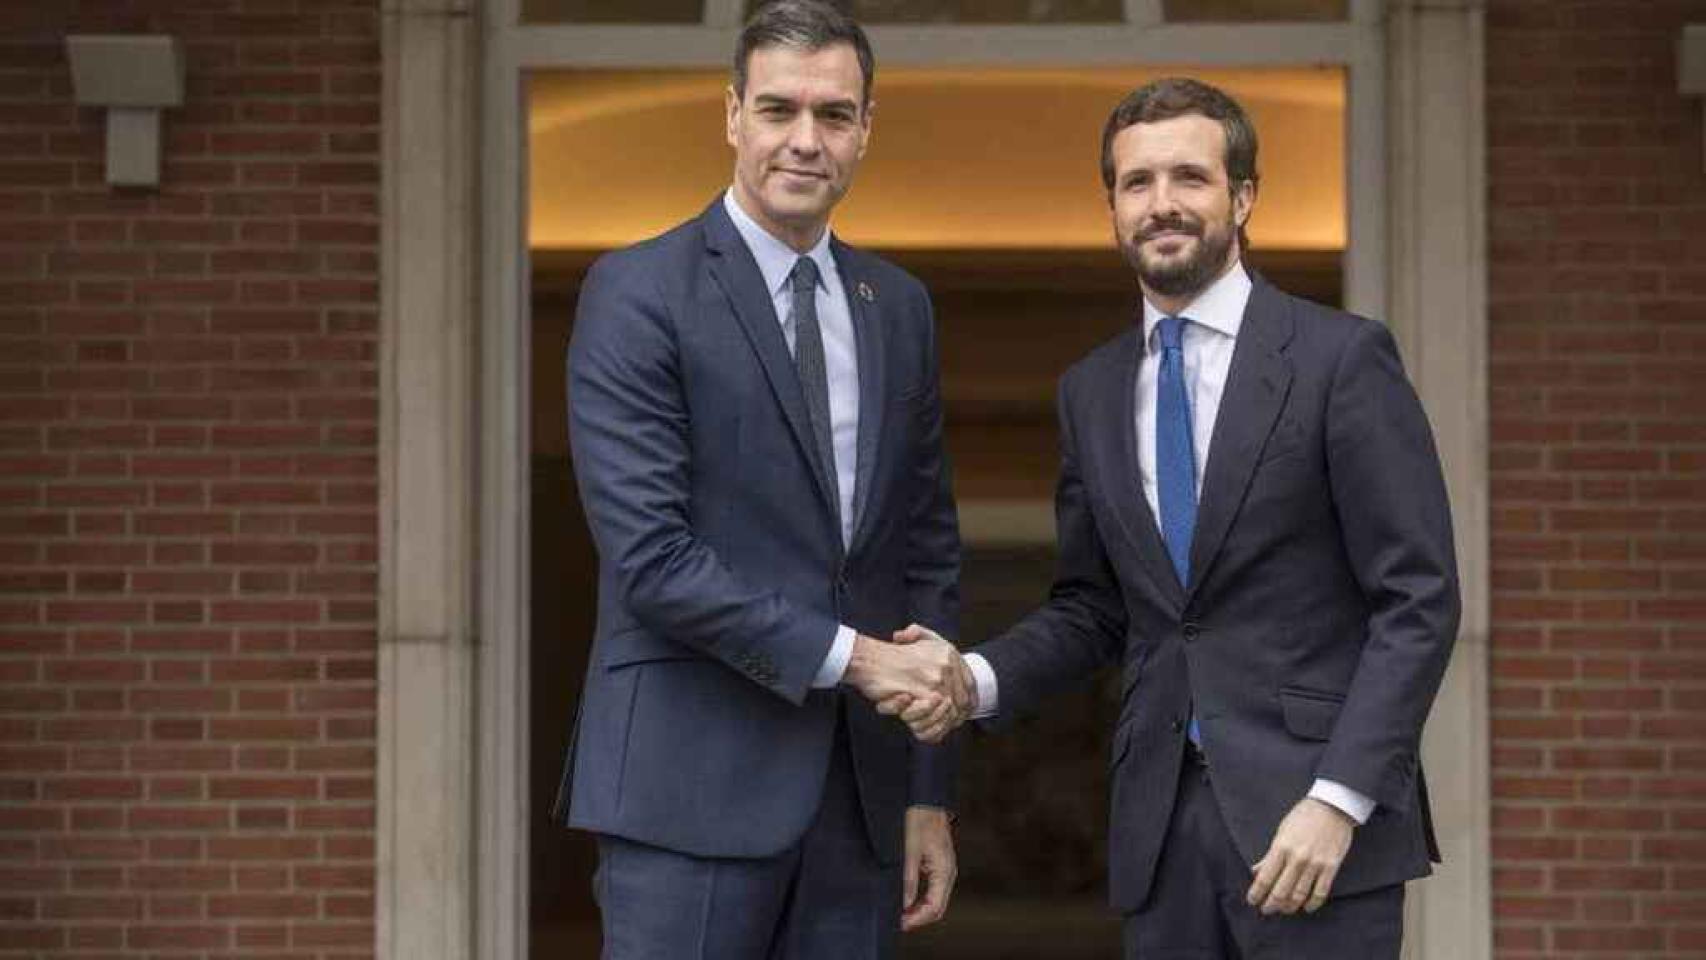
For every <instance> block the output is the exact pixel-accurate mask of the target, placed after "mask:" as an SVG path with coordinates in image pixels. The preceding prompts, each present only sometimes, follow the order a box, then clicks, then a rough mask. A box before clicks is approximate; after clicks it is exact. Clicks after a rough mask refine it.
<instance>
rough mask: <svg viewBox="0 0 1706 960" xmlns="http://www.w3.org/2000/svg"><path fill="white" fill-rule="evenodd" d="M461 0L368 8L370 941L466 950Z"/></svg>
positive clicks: (472, 77) (469, 591) (465, 40)
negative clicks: (378, 190)
mask: <svg viewBox="0 0 1706 960" xmlns="http://www.w3.org/2000/svg"><path fill="white" fill-rule="evenodd" d="M472 2H473V0H396V2H392V3H387V4H385V12H384V61H385V79H384V84H385V85H384V99H383V110H384V117H383V121H384V136H385V143H384V150H383V157H384V190H383V197H384V201H383V202H384V206H383V237H382V257H383V264H382V276H383V293H382V296H381V315H382V341H381V343H382V351H383V357H382V361H381V397H382V401H381V410H382V416H381V420H382V426H381V435H380V450H381V457H380V463H381V467H380V470H381V485H380V491H381V492H380V507H381V509H380V514H381V520H380V544H381V547H380V550H381V556H380V570H381V579H380V636H379V731H378V735H379V810H378V817H379V822H378V838H379V839H378V863H377V868H378V877H377V890H376V894H377V896H376V903H375V910H376V912H377V941H378V942H377V944H376V954H377V956H378V957H380V958H382V960H388V958H396V960H404V958H406V960H460V958H467V957H471V956H473V955H474V950H473V942H474V941H473V938H474V910H473V904H474V902H475V900H474V882H475V880H474V877H475V871H474V869H473V865H474V844H473V824H474V809H473V807H474V804H473V785H474V776H473V770H474V750H473V744H474V740H473V728H474V722H473V716H474V715H473V710H474V696H473V691H474V685H473V678H474V666H475V657H474V645H473V630H472V628H471V624H472V623H473V610H474V606H475V605H474V602H473V586H474V567H473V559H474V517H475V510H476V504H477V500H476V492H475V484H474V482H473V479H474V472H473V471H474V463H473V461H474V456H473V452H474V444H473V430H472V420H471V416H470V415H471V410H472V402H473V390H474V383H475V381H474V374H475V368H474V358H475V357H476V351H475V349H474V338H473V327H474V318H475V310H474V304H475V296H476V294H477V290H478V287H477V285H476V283H475V277H476V272H475V271H476V267H477V263H478V258H477V257H476V256H475V252H476V250H477V249H478V246H477V242H476V236H477V233H476V231H477V223H476V221H475V218H474V205H473V203H472V202H471V201H472V197H473V191H474V189H475V186H476V183H477V165H476V154H475V152H474V151H475V146H476V144H477V143H478V137H477V136H476V130H477V127H476V124H475V122H474V120H475V114H474V106H475V102H476V101H475V92H476V90H477V83H476V79H477V74H476V72H475V69H474V67H475V61H476V52H477V46H476V44H477V43H478V37H479V34H478V31H477V30H476V29H475V28H474V22H473V17H472V10H471V4H472Z"/></svg>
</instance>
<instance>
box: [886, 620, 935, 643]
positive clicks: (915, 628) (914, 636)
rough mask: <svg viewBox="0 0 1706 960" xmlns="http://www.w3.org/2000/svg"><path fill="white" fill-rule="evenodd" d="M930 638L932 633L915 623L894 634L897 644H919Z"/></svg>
mask: <svg viewBox="0 0 1706 960" xmlns="http://www.w3.org/2000/svg"><path fill="white" fill-rule="evenodd" d="M929 636H930V631H929V630H927V629H925V628H924V627H921V626H919V625H918V624H916V623H914V624H911V625H910V626H908V627H907V628H906V629H904V630H896V631H895V632H894V637H893V639H894V642H895V643H917V642H918V641H920V640H923V639H925V638H927V637H929Z"/></svg>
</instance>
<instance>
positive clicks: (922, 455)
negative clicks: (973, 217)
mask: <svg viewBox="0 0 1706 960" xmlns="http://www.w3.org/2000/svg"><path fill="white" fill-rule="evenodd" d="M917 296H918V300H919V303H920V305H921V308H922V311H923V326H924V338H925V344H924V349H925V356H926V358H927V360H926V362H927V368H926V370H927V373H926V380H927V386H926V387H925V392H924V395H923V396H922V397H920V399H919V414H918V416H919V421H918V423H919V437H918V447H917V449H916V450H915V451H914V454H913V462H912V463H911V464H910V465H909V468H908V469H909V481H910V483H909V489H910V490H911V491H912V498H911V501H910V503H909V504H908V506H907V517H906V592H907V609H908V613H909V615H910V616H911V618H912V620H913V622H915V623H921V624H923V625H924V626H926V627H929V628H930V629H931V630H934V631H936V632H937V633H939V634H941V635H942V636H944V637H948V638H950V639H956V638H958V637H959V635H960V527H959V516H958V513H957V512H956V511H955V508H954V493H953V478H952V472H951V471H950V470H949V466H948V458H947V454H946V453H945V452H944V451H943V444H942V397H941V388H940V368H939V364H938V362H937V361H938V357H937V350H936V324H935V317H934V316H933V315H932V312H931V309H930V299H929V296H928V295H927V294H926V293H924V291H922V290H920V291H918V294H917ZM960 739H961V737H960V736H959V735H958V734H955V735H953V736H951V737H949V738H948V740H947V741H945V742H943V743H941V744H934V745H932V744H926V743H919V742H918V741H916V740H911V741H909V742H910V744H911V747H910V749H911V751H912V752H911V758H910V759H911V788H910V791H909V802H911V803H913V804H922V805H926V806H935V807H952V806H953V804H954V792H953V784H954V778H955V774H956V772H957V769H958V754H959V743H960Z"/></svg>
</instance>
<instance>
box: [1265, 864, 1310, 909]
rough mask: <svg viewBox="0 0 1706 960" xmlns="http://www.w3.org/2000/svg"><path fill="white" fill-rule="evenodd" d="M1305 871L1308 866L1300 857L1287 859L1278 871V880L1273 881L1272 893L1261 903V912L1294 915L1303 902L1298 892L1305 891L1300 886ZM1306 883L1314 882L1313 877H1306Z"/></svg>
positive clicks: (1303, 879) (1303, 880)
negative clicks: (1282, 868) (1283, 867)
mask: <svg viewBox="0 0 1706 960" xmlns="http://www.w3.org/2000/svg"><path fill="white" fill-rule="evenodd" d="M1307 870H1308V864H1307V863H1306V862H1305V861H1304V859H1303V858H1302V857H1300V856H1297V855H1296V854H1292V855H1291V856H1289V857H1287V859H1286V864H1285V869H1284V870H1281V871H1280V875H1279V879H1278V880H1275V881H1274V889H1273V892H1272V893H1269V894H1268V899H1267V900H1265V901H1263V903H1262V912H1263V913H1267V914H1274V913H1296V912H1297V908H1298V906H1299V905H1300V904H1302V902H1303V897H1302V896H1301V894H1300V891H1301V890H1303V889H1307V888H1305V887H1302V886H1301V884H1302V883H1304V882H1305V874H1306V871H1307ZM1307 882H1311V883H1312V882H1314V877H1313V875H1309V876H1308V878H1307Z"/></svg>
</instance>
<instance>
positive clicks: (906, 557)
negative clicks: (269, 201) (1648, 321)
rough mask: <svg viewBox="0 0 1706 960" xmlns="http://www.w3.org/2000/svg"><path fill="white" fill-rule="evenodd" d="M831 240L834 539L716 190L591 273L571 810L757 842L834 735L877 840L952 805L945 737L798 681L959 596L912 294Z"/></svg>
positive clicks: (898, 851)
mask: <svg viewBox="0 0 1706 960" xmlns="http://www.w3.org/2000/svg"><path fill="white" fill-rule="evenodd" d="M833 252H834V256H835V262H836V266H837V271H838V272H839V273H840V275H841V279H842V285H843V287H844V288H845V289H846V291H847V295H848V300H849V307H850V310H851V315H852V318H853V327H854V330H855V337H856V341H857V354H858V381H859V433H858V459H857V482H856V486H855V489H856V501H855V509H854V518H855V519H854V526H853V534H852V539H851V542H850V545H848V546H847V547H846V548H844V547H843V543H842V537H841V534H840V531H839V529H838V527H837V521H836V515H835V513H834V507H833V506H832V504H833V499H832V498H833V497H834V493H833V491H832V490H831V489H830V488H829V487H828V486H827V484H826V482H825V480H824V479H823V478H822V476H821V474H820V473H819V472H818V471H817V470H815V469H813V466H812V464H813V460H812V459H811V458H812V456H813V453H812V450H813V442H812V433H811V426H810V422H809V420H808V418H807V413H806V406H805V401H804V398H803V394H802V392H801V388H800V386H799V381H798V377H797V375H796V374H795V370H794V365H793V363H792V360H791V358H790V356H789V353H788V348H787V345H786V342H785V341H784V339H783V336H782V332H781V328H780V325H779V324H778V321H777V317H776V315H775V310H774V308H773V307H772V305H771V299H770V296H769V294H768V292H767V291H766V290H765V287H764V281H763V279H762V275H761V274H760V272H759V270H758V267H757V264H756V262H755V261H754V260H753V258H752V255H751V253H750V252H749V251H748V250H747V248H746V246H745V244H744V243H743V241H742V240H741V238H740V236H739V234H738V233H737V232H736V230H735V228H734V225H733V223H732V222H731V221H730V220H729V218H728V214H727V212H726V211H725V210H724V209H723V207H722V203H721V201H720V200H719V201H718V202H715V203H713V204H712V205H711V206H710V207H709V208H708V209H707V210H706V211H705V212H704V213H703V214H702V215H701V216H699V217H698V218H696V219H694V220H691V221H689V222H687V223H686V224H683V225H682V226H680V227H678V228H676V229H675V230H672V231H670V232H669V233H667V234H664V235H663V236H661V237H657V238H655V239H653V240H649V241H647V242H645V243H642V244H639V245H638V246H635V247H631V248H629V249H626V250H621V251H618V252H615V253H612V254H610V255H608V256H605V257H603V258H601V259H600V260H599V261H598V262H597V263H596V264H594V266H593V267H592V269H591V270H590V272H589V273H588V275H587V277H586V281H585V284H584V286H583V288H582V292H581V297H580V304H579V308H578V311H577V313H576V319H575V328H574V335H573V339H572V342H571V344H570V347H569V359H568V366H569V420H570V440H571V447H572V452H573V456H574V465H575V474H576V477H577V480H578V482H579V484H580V490H581V500H582V503H583V504H585V508H586V514H587V520H588V523H589V525H590V527H591V530H592V534H593V538H594V540H595V542H596V544H597V547H598V553H599V609H598V628H597V635H596V637H595V638H594V641H593V646H592V656H591V662H590V664H589V666H588V669H587V675H586V685H585V690H584V693H583V696H582V700H581V707H580V718H579V722H578V730H577V732H576V735H575V740H574V744H573V746H572V752H571V756H570V758H569V763H568V769H567V770H566V772H565V784H564V786H565V788H566V789H567V794H568V797H569V803H568V807H567V817H566V819H567V823H568V824H569V825H570V826H573V827H579V828H584V829H587V830H591V831H595V832H597V833H599V834H602V835H605V836H607V837H619V838H623V839H625V840H629V841H635V842H638V843H641V844H645V845H649V846H653V847H658V848H663V849H666V850H669V851H674V852H677V853H682V854H688V855H692V856H695V857H706V858H759V857H771V856H775V855H778V854H780V853H782V852H783V851H785V850H787V849H789V848H790V847H791V846H792V845H794V844H797V843H798V842H799V841H800V839H801V837H802V835H803V834H804V833H805V832H806V830H807V828H808V826H809V825H810V824H811V823H812V822H813V818H814V816H815V815H816V814H817V812H818V810H819V806H820V798H821V795H822V793H823V790H824V783H825V776H826V771H827V770H828V769H829V767H830V762H831V757H832V753H834V751H835V749H837V748H836V747H835V744H836V743H837V737H838V736H844V737H845V744H846V748H845V749H846V750H847V752H849V753H850V755H851V760H852V764H851V768H852V771H853V774H854V777H855V779H856V782H857V796H858V800H859V803H858V808H859V809H860V810H861V811H862V816H863V821H864V824H865V832H866V833H867V834H868V837H869V843H870V846H871V848H872V849H873V851H874V854H875V856H876V858H877V860H878V861H879V862H881V863H885V864H893V863H896V862H898V861H899V859H900V858H901V856H902V853H903V814H904V810H905V808H906V806H907V805H909V804H931V805H946V804H947V803H948V802H949V799H950V798H949V781H950V774H951V763H950V762H949V757H948V755H947V754H946V753H944V751H943V750H941V749H940V748H931V747H922V746H918V745H916V744H915V743H914V742H913V741H912V739H911V737H910V735H909V734H908V733H907V731H906V729H905V728H904V727H903V726H902V725H901V724H900V723H898V722H897V721H895V720H892V719H889V718H884V717H881V716H880V715H878V714H877V713H876V712H875V711H874V710H873V709H871V707H870V706H869V705H868V704H866V703H865V702H864V701H863V700H862V699H861V698H860V697H858V696H857V695H856V694H854V693H852V692H850V691H839V690H815V689H811V682H812V679H813V676H814V674H815V673H816V672H817V670H818V668H819V666H820V665H821V664H822V662H823V660H824V657H825V654H826V653H827V652H828V650H829V648H830V645H831V642H832V640H833V637H834V634H835V631H836V628H837V625H838V624H846V625H848V626H850V627H853V628H854V629H856V630H858V631H860V632H863V633H866V634H869V635H872V636H876V637H879V638H886V637H887V636H888V635H889V634H890V633H891V632H892V631H894V630H897V629H899V628H901V627H903V626H905V625H906V624H908V623H909V622H912V621H918V622H921V623H925V624H928V625H930V626H932V627H933V628H935V629H937V630H939V631H940V632H942V633H944V634H945V635H948V636H954V635H955V634H956V633H957V617H958V595H957V586H956V583H957V578H958V573H959V540H958V532H957V527H956V521H955V513H954V506H953V501H952V497H951V494H950V490H949V483H948V473H947V468H946V463H945V461H944V458H943V455H942V437H941V434H942V414H941V406H940V401H939V396H938V388H937V366H936V346H935V335H934V321H933V317H932V313H931V309H930V303H929V300H928V297H927V296H926V294H925V292H924V289H923V287H922V286H921V285H920V284H919V283H918V282H917V281H916V280H915V279H914V278H912V277H911V276H909V275H908V274H906V273H904V272H903V271H901V270H900V269H898V268H896V267H894V266H892V265H890V264H888V263H886V262H884V261H882V260H880V259H878V258H876V257H873V256H870V255H868V254H864V253H861V252H859V251H857V250H853V249H851V248H849V247H847V246H845V245H842V244H840V243H839V242H836V243H833ZM840 716H844V717H845V720H844V722H842V721H838V717H840ZM838 722H842V723H843V729H844V730H845V733H844V734H840V735H838V734H837V728H838ZM894 906H895V909H896V911H897V912H898V909H899V903H898V900H897V902H896V903H895V905H894Z"/></svg>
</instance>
